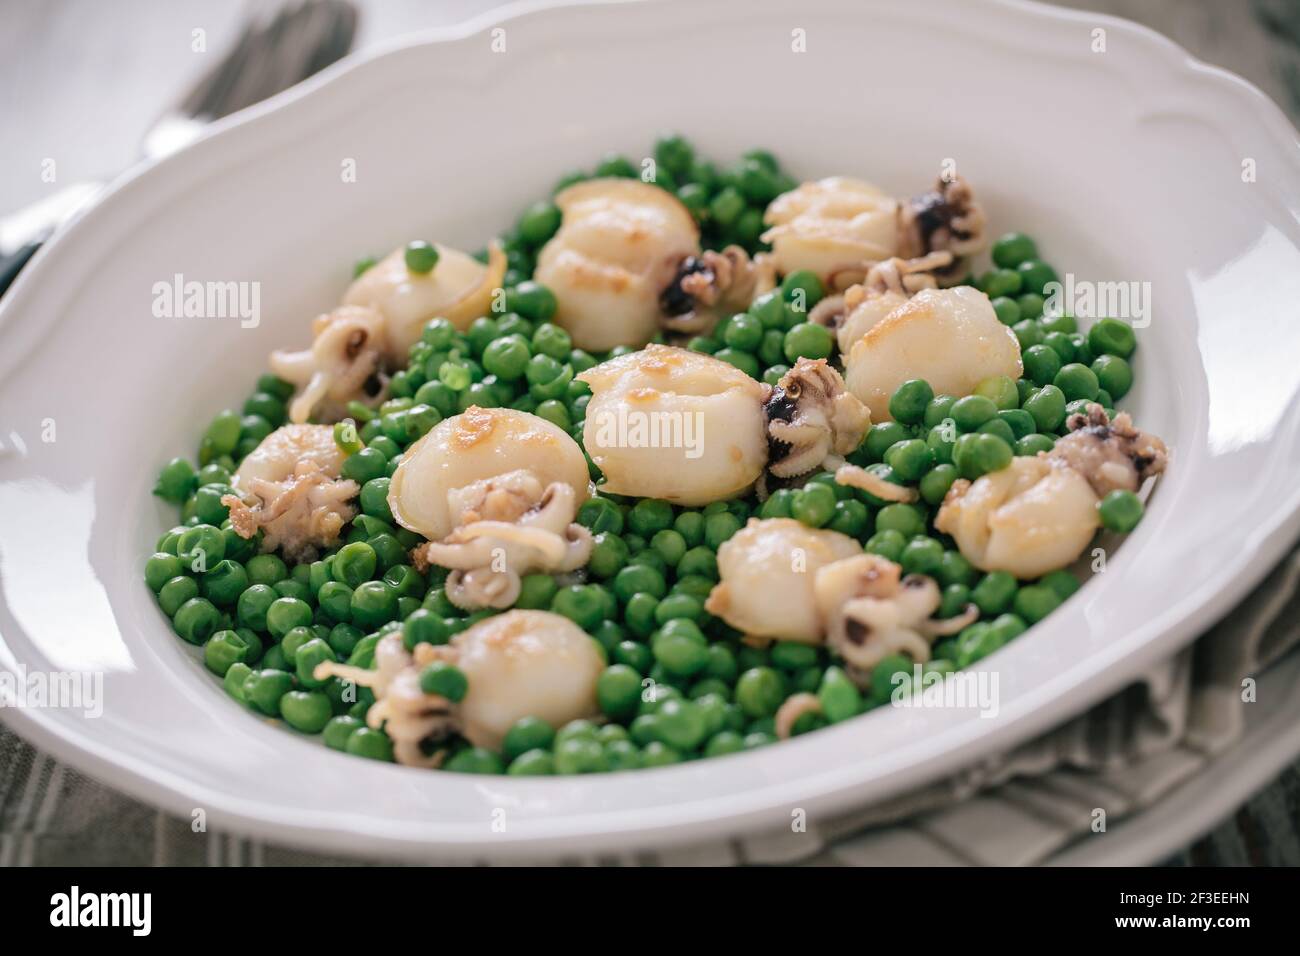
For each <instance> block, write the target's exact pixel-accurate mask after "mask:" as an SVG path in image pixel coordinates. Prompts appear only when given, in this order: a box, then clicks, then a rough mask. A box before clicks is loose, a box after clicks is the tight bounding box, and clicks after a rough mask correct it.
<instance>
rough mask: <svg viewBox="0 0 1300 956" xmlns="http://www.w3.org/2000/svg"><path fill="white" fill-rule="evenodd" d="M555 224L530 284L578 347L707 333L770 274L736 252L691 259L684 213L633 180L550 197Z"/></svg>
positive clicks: (692, 244)
mask: <svg viewBox="0 0 1300 956" xmlns="http://www.w3.org/2000/svg"><path fill="white" fill-rule="evenodd" d="M555 202H556V205H558V206H559V207H560V210H561V213H562V215H563V218H562V220H561V224H560V229H559V231H558V232H557V233H556V234H555V235H554V236H553V237H552V238H551V240H550V241H549V242H548V243H547V244H546V245H545V246H544V247H543V249H542V251H541V253H540V254H539V255H538V258H537V269H536V271H535V272H534V277H535V278H536V279H537V281H538V282H541V283H543V284H545V285H546V286H547V287H548V288H549V289H550V290H551V291H552V292H553V293H555V298H556V303H557V307H556V314H555V321H556V322H557V323H558V324H559V325H562V326H563V327H564V328H565V329H567V330H568V332H569V334H570V335H571V336H572V337H573V341H574V343H575V344H576V345H577V346H578V347H579V348H584V349H589V350H591V351H593V352H603V351H607V350H609V349H611V348H614V347H615V346H618V345H626V346H632V347H639V346H642V345H645V344H646V343H647V342H649V341H650V339H651V338H653V337H654V335H655V333H656V332H658V331H659V329H660V328H661V327H662V328H664V329H666V330H667V331H670V332H676V333H681V334H686V333H690V334H694V333H697V332H707V331H708V330H709V329H711V328H712V327H713V325H714V324H715V323H716V322H717V321H718V319H719V318H721V317H723V316H726V315H730V314H731V313H733V312H739V311H742V310H743V309H745V307H746V306H748V305H749V303H750V302H751V301H753V299H754V297H755V296H756V295H758V294H760V293H762V292H765V291H767V290H768V289H770V288H772V286H773V285H774V284H775V278H774V274H773V271H772V269H771V268H770V266H767V265H765V264H764V263H761V262H756V261H753V260H751V259H750V258H749V255H748V253H746V252H745V250H744V249H742V248H740V247H739V246H727V247H726V248H725V249H721V250H716V251H715V250H708V251H704V252H701V251H700V231H699V227H698V226H697V225H696V224H695V219H694V217H693V216H692V215H691V213H690V210H688V209H687V208H686V207H685V206H683V205H682V204H681V202H680V201H678V199H677V198H676V197H675V196H673V195H672V194H671V193H669V192H666V191H665V190H663V189H660V188H659V187H658V186H654V185H651V184H649V183H643V182H641V181H640V180H636V179H621V178H607V179H592V180H588V181H586V182H582V183H578V184H577V185H574V186H570V187H569V188H568V189H566V190H564V191H563V192H561V193H560V194H559V195H558V196H556V197H555Z"/></svg>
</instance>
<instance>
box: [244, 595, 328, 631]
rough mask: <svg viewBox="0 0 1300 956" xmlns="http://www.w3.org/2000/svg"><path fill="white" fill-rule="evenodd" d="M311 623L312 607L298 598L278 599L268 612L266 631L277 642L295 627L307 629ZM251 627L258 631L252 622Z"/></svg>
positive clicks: (273, 602)
mask: <svg viewBox="0 0 1300 956" xmlns="http://www.w3.org/2000/svg"><path fill="white" fill-rule="evenodd" d="M245 593H247V592H245ZM311 621H312V613H311V607H310V605H308V604H307V602H306V601H302V600H299V599H298V598H292V597H282V598H277V599H275V600H274V601H272V602H271V605H270V607H268V608H267V610H266V630H267V631H268V632H270V634H271V636H272V637H274V638H275V639H276V640H280V639H281V638H283V637H284V636H285V635H286V634H288V633H289V631H291V630H292V629H293V628H295V627H306V626H307V625H309V624H311ZM249 627H253V629H254V630H257V628H256V627H254V625H253V623H252V622H250V623H249Z"/></svg>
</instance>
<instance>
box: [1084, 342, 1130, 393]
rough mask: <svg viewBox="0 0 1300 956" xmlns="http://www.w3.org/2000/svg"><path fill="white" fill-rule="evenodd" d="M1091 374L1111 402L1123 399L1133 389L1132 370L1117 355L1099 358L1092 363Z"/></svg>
mask: <svg viewBox="0 0 1300 956" xmlns="http://www.w3.org/2000/svg"><path fill="white" fill-rule="evenodd" d="M1092 372H1093V374H1094V375H1096V376H1097V382H1098V383H1099V384H1100V385H1101V387H1102V389H1104V390H1105V391H1106V392H1107V393H1109V395H1110V396H1111V399H1112V401H1114V400H1118V399H1121V398H1123V397H1124V396H1125V395H1127V394H1128V391H1129V389H1130V388H1132V387H1133V369H1132V368H1131V367H1130V366H1129V364H1128V362H1126V361H1125V360H1124V359H1122V358H1120V357H1119V356H1118V355H1109V354H1106V355H1102V356H1099V357H1098V358H1097V359H1096V360H1094V361H1093V363H1092Z"/></svg>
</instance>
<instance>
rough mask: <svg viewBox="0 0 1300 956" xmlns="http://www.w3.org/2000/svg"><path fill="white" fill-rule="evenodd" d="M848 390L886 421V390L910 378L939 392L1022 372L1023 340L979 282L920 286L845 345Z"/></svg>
mask: <svg viewBox="0 0 1300 956" xmlns="http://www.w3.org/2000/svg"><path fill="white" fill-rule="evenodd" d="M844 367H845V373H844V380H845V382H846V383H847V384H848V387H849V391H851V392H852V393H853V394H854V395H856V396H857V397H858V398H859V399H861V400H862V401H863V402H864V403H865V404H866V405H867V407H868V408H870V409H871V417H872V419H873V420H875V421H885V420H888V419H890V418H891V417H892V416H891V415H890V412H889V397H890V396H891V395H892V394H893V392H894V390H895V389H896V388H898V386H899V385H902V384H903V383H904V382H906V381H908V380H909V379H914V378H921V379H925V380H926V381H927V382H929V383H930V385H931V387H932V388H933V389H934V390H935V392H936V393H947V394H949V395H967V394H969V393H971V392H972V391H974V389H975V386H976V385H978V384H979V383H980V382H981V381H983V380H984V379H986V378H989V377H990V376H994V375H1005V376H1007V377H1008V378H1011V379H1012V380H1015V379H1017V378H1019V377H1020V374H1021V371H1022V370H1023V369H1022V365H1021V361H1020V343H1019V341H1018V340H1017V339H1016V336H1015V333H1014V332H1012V331H1011V329H1010V328H1008V327H1007V326H1005V325H1003V324H1002V323H1001V322H1000V321H998V317H997V314H996V313H995V312H994V311H993V305H992V303H990V302H989V297H988V296H986V295H985V294H984V293H983V292H980V291H979V290H978V289H972V288H970V287H969V286H960V287H958V288H955V289H924V290H922V291H921V292H918V293H917V294H916V295H914V296H912V297H911V298H910V299H908V300H907V301H906V302H903V303H902V304H901V305H899V306H898V307H897V308H895V309H893V310H892V311H891V312H889V313H888V314H887V315H886V316H884V317H883V318H881V319H879V320H878V321H875V322H874V323H873V324H871V326H870V327H869V328H868V329H867V331H866V332H865V333H864V334H863V335H862V337H861V338H859V339H858V340H857V341H856V342H854V343H853V344H852V346H851V347H850V348H849V349H848V351H847V353H846V356H845V362H844Z"/></svg>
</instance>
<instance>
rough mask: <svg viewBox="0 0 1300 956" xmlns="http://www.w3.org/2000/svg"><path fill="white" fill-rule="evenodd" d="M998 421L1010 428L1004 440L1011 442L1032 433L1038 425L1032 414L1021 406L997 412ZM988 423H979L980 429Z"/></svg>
mask: <svg viewBox="0 0 1300 956" xmlns="http://www.w3.org/2000/svg"><path fill="white" fill-rule="evenodd" d="M998 421H1001V422H1006V424H1007V428H1008V429H1009V430H1010V437H1009V438H1006V440H1007V441H1011V442H1014V441H1017V440H1018V439H1021V438H1024V437H1025V436H1026V435H1032V434H1033V433H1034V429H1036V428H1037V427H1038V423H1037V422H1035V421H1034V416H1033V415H1031V414H1029V413H1028V412H1027V411H1025V410H1024V409H1023V408H1008V409H1004V410H1003V411H1000V412H998ZM988 424H989V423H988V422H985V424H984V425H981V426H980V428H981V430H984V429H985V428H986V426H987V425H988Z"/></svg>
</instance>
